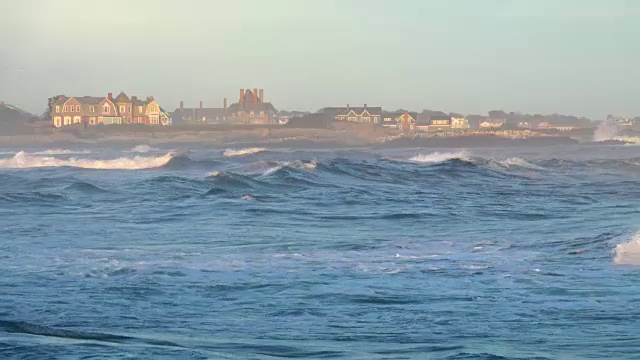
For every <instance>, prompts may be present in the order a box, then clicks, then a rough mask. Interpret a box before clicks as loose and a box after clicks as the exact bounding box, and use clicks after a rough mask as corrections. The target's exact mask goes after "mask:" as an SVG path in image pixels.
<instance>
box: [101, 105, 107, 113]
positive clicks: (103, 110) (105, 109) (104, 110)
mask: <svg viewBox="0 0 640 360" xmlns="http://www.w3.org/2000/svg"><path fill="white" fill-rule="evenodd" d="M102 112H104V113H107V114H108V113H109V105H105V106H104V107H103V108H102Z"/></svg>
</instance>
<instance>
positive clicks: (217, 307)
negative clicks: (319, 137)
mask: <svg viewBox="0 0 640 360" xmlns="http://www.w3.org/2000/svg"><path fill="white" fill-rule="evenodd" d="M2 151H3V152H2V155H0V273H1V274H2V276H1V277H0V357H7V358H25V359H48V358H51V359H55V358H84V359H89V358H96V359H97V358H100V359H101V358H136V359H138V358H153V359H158V358H181V359H207V358H211V359H217V358H280V357H282V358H288V357H295V358H362V359H370V358H387V359H398V358H420V359H423V358H427V359H428V358H433V359H583V358H593V359H602V358H616V359H637V358H638V356H640V285H639V281H640V267H638V266H637V265H640V245H639V244H640V237H637V238H636V231H637V228H638V225H640V205H639V199H640V186H639V185H640V152H639V151H640V148H638V147H633V146H619V147H605V146H584V147H579V146H572V147H558V148H547V149H542V148H539V149H520V150H518V149H508V150H500V149H474V150H467V151H465V150H460V151H451V150H447V151H446V152H443V151H440V152H435V151H431V150H425V149H409V150H407V149H405V150H388V151H373V150H371V151H365V150H338V151H303V150H267V149H217V150H207V151H202V150H199V151H185V150H182V151H177V152H176V151H169V150H168V149H154V148H151V147H148V146H138V147H136V148H134V149H131V150H124V151H123V150H113V149H97V148H94V149H81V150H78V149H75V150H74V149H48V150H47V149H38V150H27V151H23V152H19V151H20V149H4V150H2Z"/></svg>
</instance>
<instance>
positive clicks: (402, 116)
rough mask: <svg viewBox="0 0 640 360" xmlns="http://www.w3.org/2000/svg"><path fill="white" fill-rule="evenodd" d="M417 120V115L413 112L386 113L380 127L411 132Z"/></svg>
mask: <svg viewBox="0 0 640 360" xmlns="http://www.w3.org/2000/svg"><path fill="white" fill-rule="evenodd" d="M417 118H418V114H417V113H415V112H408V111H404V112H396V113H386V114H384V116H383V119H382V126H384V127H388V128H392V129H398V130H401V131H411V130H414V128H415V125H416V119H417Z"/></svg>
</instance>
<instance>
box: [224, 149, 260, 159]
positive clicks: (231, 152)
mask: <svg viewBox="0 0 640 360" xmlns="http://www.w3.org/2000/svg"><path fill="white" fill-rule="evenodd" d="M264 151H267V149H265V148H260V147H252V148H246V149H227V150H225V151H224V153H223V155H224V156H226V157H233V156H246V155H252V154H258V153H261V152H264Z"/></svg>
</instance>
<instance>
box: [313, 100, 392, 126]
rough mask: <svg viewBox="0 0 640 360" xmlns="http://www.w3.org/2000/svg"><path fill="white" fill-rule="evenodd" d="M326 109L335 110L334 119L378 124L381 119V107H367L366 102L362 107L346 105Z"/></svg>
mask: <svg viewBox="0 0 640 360" xmlns="http://www.w3.org/2000/svg"><path fill="white" fill-rule="evenodd" d="M327 109H328V110H334V111H335V113H336V116H335V120H338V121H349V122H355V123H371V124H379V123H380V122H381V120H382V108H381V107H367V104H364V106H363V107H351V106H350V105H347V107H345V108H325V110H327Z"/></svg>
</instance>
